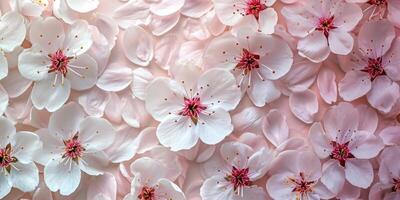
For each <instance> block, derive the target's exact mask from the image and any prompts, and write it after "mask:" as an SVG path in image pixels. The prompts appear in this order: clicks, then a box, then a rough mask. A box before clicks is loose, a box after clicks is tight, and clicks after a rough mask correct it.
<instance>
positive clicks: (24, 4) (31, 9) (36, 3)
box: [10, 0, 49, 17]
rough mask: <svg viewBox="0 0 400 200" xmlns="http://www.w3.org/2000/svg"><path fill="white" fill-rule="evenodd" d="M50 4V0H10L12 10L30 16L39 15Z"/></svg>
mask: <svg viewBox="0 0 400 200" xmlns="http://www.w3.org/2000/svg"><path fill="white" fill-rule="evenodd" d="M48 6H49V1H48V0H10V7H11V8H12V10H16V11H18V12H20V13H21V14H22V15H25V16H28V17H39V16H40V15H41V14H42V13H43V11H44V10H45V9H46V8H47V7H48Z"/></svg>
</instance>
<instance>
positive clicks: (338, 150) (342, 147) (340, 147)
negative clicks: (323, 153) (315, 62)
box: [330, 141, 354, 167]
mask: <svg viewBox="0 0 400 200" xmlns="http://www.w3.org/2000/svg"><path fill="white" fill-rule="evenodd" d="M331 145H332V146H333V150H332V152H331V155H330V158H331V159H335V160H337V161H339V163H340V165H341V166H343V167H345V166H346V160H347V159H349V158H354V155H353V154H351V153H350V149H349V147H348V146H349V142H346V143H344V144H339V143H337V142H333V141H332V142H331Z"/></svg>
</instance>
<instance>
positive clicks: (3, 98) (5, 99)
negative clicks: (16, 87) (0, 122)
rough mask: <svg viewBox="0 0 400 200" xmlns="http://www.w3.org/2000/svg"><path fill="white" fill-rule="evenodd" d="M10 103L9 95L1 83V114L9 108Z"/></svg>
mask: <svg viewBox="0 0 400 200" xmlns="http://www.w3.org/2000/svg"><path fill="white" fill-rule="evenodd" d="M8 103H9V97H8V94H7V91H6V90H5V89H4V88H3V86H1V85H0V115H3V113H4V112H5V111H6V110H7V107H8Z"/></svg>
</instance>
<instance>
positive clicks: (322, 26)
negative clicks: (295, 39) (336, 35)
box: [315, 16, 337, 37]
mask: <svg viewBox="0 0 400 200" xmlns="http://www.w3.org/2000/svg"><path fill="white" fill-rule="evenodd" d="M334 20H335V17H334V16H331V17H329V18H325V17H322V18H320V19H319V22H318V25H317V28H315V30H317V31H321V32H323V33H324V35H325V37H328V36H329V31H330V30H333V29H336V28H337V27H336V26H334Z"/></svg>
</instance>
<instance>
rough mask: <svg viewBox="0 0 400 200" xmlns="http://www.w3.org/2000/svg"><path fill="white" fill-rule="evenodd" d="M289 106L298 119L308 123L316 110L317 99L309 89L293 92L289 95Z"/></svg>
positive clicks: (311, 120) (312, 118)
mask: <svg viewBox="0 0 400 200" xmlns="http://www.w3.org/2000/svg"><path fill="white" fill-rule="evenodd" d="M289 107H290V110H291V111H292V113H293V114H294V115H295V116H296V117H297V118H298V119H300V120H301V121H303V122H304V123H307V124H310V123H312V122H313V121H314V115H315V114H316V113H317V112H318V99H317V96H316V95H315V94H314V92H312V91H311V90H305V91H303V92H294V93H292V94H291V95H290V97H289Z"/></svg>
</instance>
